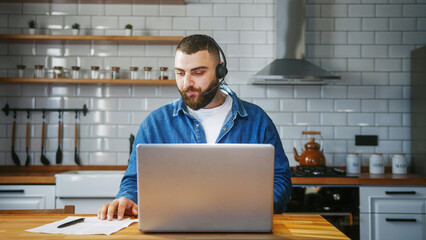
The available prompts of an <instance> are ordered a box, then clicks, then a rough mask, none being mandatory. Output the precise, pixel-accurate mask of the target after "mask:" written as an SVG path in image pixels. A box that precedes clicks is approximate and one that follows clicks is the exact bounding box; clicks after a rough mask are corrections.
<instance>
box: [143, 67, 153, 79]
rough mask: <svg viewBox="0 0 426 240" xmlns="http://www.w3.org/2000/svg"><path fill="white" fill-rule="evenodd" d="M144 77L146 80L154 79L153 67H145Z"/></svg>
mask: <svg viewBox="0 0 426 240" xmlns="http://www.w3.org/2000/svg"><path fill="white" fill-rule="evenodd" d="M143 71H144V78H143V79H145V80H149V79H152V74H151V73H152V67H143Z"/></svg>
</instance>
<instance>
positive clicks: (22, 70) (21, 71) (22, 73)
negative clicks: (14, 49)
mask: <svg viewBox="0 0 426 240" xmlns="http://www.w3.org/2000/svg"><path fill="white" fill-rule="evenodd" d="M16 68H17V69H18V77H19V78H23V77H25V65H16Z"/></svg>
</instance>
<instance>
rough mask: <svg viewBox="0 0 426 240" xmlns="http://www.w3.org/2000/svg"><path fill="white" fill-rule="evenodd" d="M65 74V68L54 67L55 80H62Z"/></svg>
mask: <svg viewBox="0 0 426 240" xmlns="http://www.w3.org/2000/svg"><path fill="white" fill-rule="evenodd" d="M63 74H64V68H63V67H62V66H54V67H53V78H62V77H63Z"/></svg>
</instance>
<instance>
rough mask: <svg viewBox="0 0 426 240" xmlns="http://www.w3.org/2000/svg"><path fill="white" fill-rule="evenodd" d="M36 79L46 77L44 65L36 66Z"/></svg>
mask: <svg viewBox="0 0 426 240" xmlns="http://www.w3.org/2000/svg"><path fill="white" fill-rule="evenodd" d="M34 77H35V78H43V77H44V66H43V65H34Z"/></svg>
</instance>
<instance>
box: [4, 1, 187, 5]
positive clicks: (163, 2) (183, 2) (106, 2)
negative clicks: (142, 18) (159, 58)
mask: <svg viewBox="0 0 426 240" xmlns="http://www.w3.org/2000/svg"><path fill="white" fill-rule="evenodd" d="M0 2H18V1H17V0H0ZM19 2H23V3H27V2H28V3H81V4H173V5H182V4H185V0H19Z"/></svg>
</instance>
